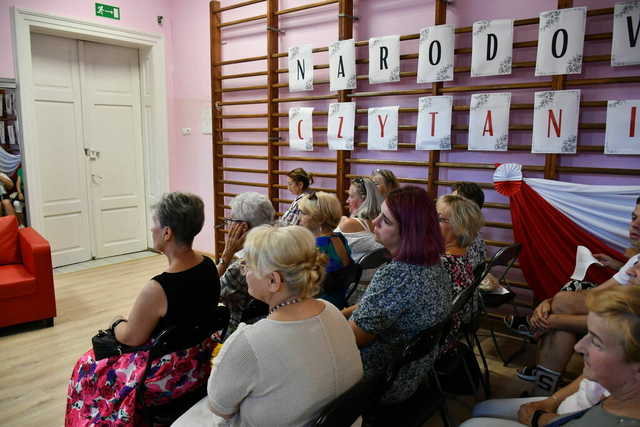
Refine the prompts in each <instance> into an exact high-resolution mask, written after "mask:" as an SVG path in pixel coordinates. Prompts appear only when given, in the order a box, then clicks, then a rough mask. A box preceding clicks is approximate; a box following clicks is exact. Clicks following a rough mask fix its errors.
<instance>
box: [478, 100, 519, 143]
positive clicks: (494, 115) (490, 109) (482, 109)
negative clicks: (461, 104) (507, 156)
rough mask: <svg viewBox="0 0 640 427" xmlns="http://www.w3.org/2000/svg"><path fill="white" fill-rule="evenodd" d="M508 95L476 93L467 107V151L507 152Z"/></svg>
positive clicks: (509, 101)
mask: <svg viewBox="0 0 640 427" xmlns="http://www.w3.org/2000/svg"><path fill="white" fill-rule="evenodd" d="M510 107H511V94H510V93H476V94H473V95H471V106H470V107H469V150H486V151H507V143H508V141H509V108H510Z"/></svg>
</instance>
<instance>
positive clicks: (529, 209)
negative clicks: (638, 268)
mask: <svg viewBox="0 0 640 427" xmlns="http://www.w3.org/2000/svg"><path fill="white" fill-rule="evenodd" d="M510 202H511V203H510V204H511V220H512V224H513V235H514V238H515V240H516V241H517V242H519V243H521V244H522V251H521V252H520V258H519V262H520V266H521V268H522V272H523V274H524V276H525V278H526V280H527V283H528V284H529V286H531V288H532V289H533V291H534V292H535V294H536V296H537V297H538V298H549V297H551V296H553V295H555V294H556V293H557V292H558V290H559V289H560V288H561V287H562V285H564V284H565V283H566V282H567V281H568V280H569V276H570V275H571V274H572V273H573V269H574V268H575V264H576V249H577V247H578V246H579V245H582V246H586V247H587V248H589V250H590V251H591V252H592V253H594V254H597V253H604V254H607V255H609V256H611V257H613V258H616V259H618V260H620V261H623V260H625V258H624V256H623V255H622V254H621V253H619V252H617V251H615V250H613V249H611V248H609V247H608V246H607V245H605V244H604V243H602V241H600V240H599V239H597V238H596V237H594V236H593V235H591V234H589V233H588V232H586V231H585V230H584V229H582V228H580V227H579V226H578V225H576V224H575V223H574V222H573V221H571V219H569V218H568V217H567V216H565V215H564V214H563V213H562V212H560V211H558V210H557V209H556V208H554V207H553V206H552V205H551V204H549V203H548V202H547V201H546V200H544V199H543V198H542V197H541V196H540V195H539V194H538V193H537V192H536V191H535V190H533V189H532V188H531V187H529V186H528V185H527V183H526V182H524V181H523V182H522V186H521V189H520V191H519V192H517V193H515V194H514V195H512V196H511V197H510ZM614 273H615V272H614V271H613V270H610V269H608V268H604V267H601V266H599V265H597V264H594V265H591V266H590V267H589V269H588V271H587V277H585V280H589V281H591V282H594V283H602V282H604V281H606V280H608V279H609V278H611V276H613V274H614Z"/></svg>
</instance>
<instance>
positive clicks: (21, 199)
mask: <svg viewBox="0 0 640 427" xmlns="http://www.w3.org/2000/svg"><path fill="white" fill-rule="evenodd" d="M18 200H20V201H21V202H24V194H22V192H20V191H18Z"/></svg>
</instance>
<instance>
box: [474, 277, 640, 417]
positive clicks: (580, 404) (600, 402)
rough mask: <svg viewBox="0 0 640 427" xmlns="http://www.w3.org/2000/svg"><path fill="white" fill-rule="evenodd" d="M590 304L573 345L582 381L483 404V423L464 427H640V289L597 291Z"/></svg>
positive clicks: (476, 412) (479, 410)
mask: <svg viewBox="0 0 640 427" xmlns="http://www.w3.org/2000/svg"><path fill="white" fill-rule="evenodd" d="M635 270H636V272H635V274H636V277H640V271H637V270H640V268H638V267H636V268H635ZM586 304H587V307H588V316H587V326H588V331H589V332H588V334H587V335H586V336H585V337H583V338H582V339H581V340H580V342H578V343H577V344H576V346H575V348H576V351H577V352H579V353H582V355H583V357H584V370H583V373H582V376H581V377H579V378H578V379H576V380H575V381H574V382H573V383H571V384H569V385H568V386H566V387H564V388H562V389H561V390H558V391H557V392H556V393H554V394H553V395H552V396H550V397H548V398H529V399H524V402H523V399H497V400H490V401H487V402H482V403H480V404H479V405H478V406H476V408H475V409H474V416H475V417H478V416H479V417H482V418H473V419H471V420H467V421H466V422H464V423H463V424H462V426H464V427H475V426H491V427H494V426H496V427H503V426H504V427H508V426H521V425H523V424H524V425H531V426H560V425H566V426H586V427H592V426H593V427H595V426H598V427H608V426H619V425H631V426H639V425H640V287H636V286H628V287H620V286H616V287H610V288H604V289H596V290H593V291H592V292H589V293H588V296H587V302H586ZM520 402H523V403H524V404H522V405H521V406H518V403H520ZM518 408H519V409H518ZM485 417H493V418H485ZM515 420H517V421H519V422H516V421H515Z"/></svg>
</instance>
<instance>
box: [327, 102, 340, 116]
mask: <svg viewBox="0 0 640 427" xmlns="http://www.w3.org/2000/svg"><path fill="white" fill-rule="evenodd" d="M339 112H340V106H339V105H338V104H329V116H334V115H336V114H338V113H339Z"/></svg>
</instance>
